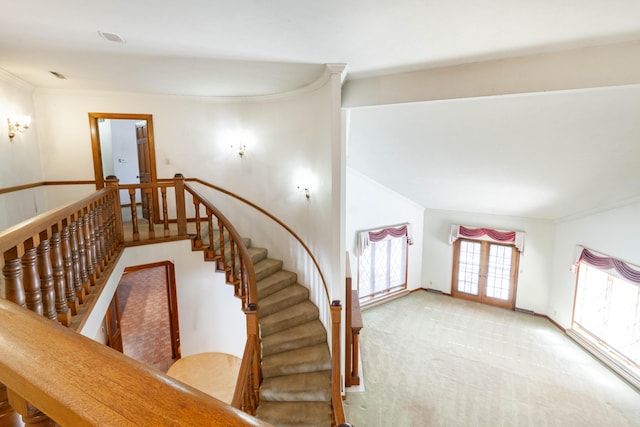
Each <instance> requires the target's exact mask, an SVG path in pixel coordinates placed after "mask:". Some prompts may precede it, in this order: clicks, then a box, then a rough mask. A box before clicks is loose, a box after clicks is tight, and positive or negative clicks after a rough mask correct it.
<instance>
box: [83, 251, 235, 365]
mask: <svg viewBox="0 0 640 427" xmlns="http://www.w3.org/2000/svg"><path fill="white" fill-rule="evenodd" d="M160 261H171V262H172V263H174V265H175V273H176V294H177V299H178V322H179V325H180V342H181V350H182V356H188V355H191V354H196V353H203V352H221V353H228V354H233V355H235V356H238V357H240V358H241V357H242V354H243V351H244V346H245V342H246V339H247V331H246V319H245V315H244V313H243V312H242V303H241V301H240V300H239V299H238V298H236V297H234V295H233V286H230V285H227V284H226V283H225V281H224V274H222V273H217V272H216V271H215V266H214V263H211V262H209V263H207V262H204V261H203V258H202V252H192V251H191V243H190V242H189V241H188V240H182V241H179V242H171V243H161V244H155V245H145V246H134V247H130V248H127V249H125V251H124V253H123V254H122V256H121V258H120V260H119V261H118V263H117V264H116V266H115V268H114V272H113V274H112V275H111V277H110V278H109V281H108V283H107V284H106V285H105V288H104V290H103V292H102V294H101V295H100V298H99V299H98V301H97V302H96V304H95V308H94V310H93V311H92V313H91V316H90V317H89V318H88V319H87V321H86V323H85V325H84V326H83V328H82V330H81V331H80V333H81V334H82V335H84V336H87V337H89V338H92V339H95V338H96V337H101V336H102V334H101V328H102V325H103V319H104V314H105V312H106V311H107V308H108V306H109V303H110V302H111V299H112V298H113V293H114V292H115V289H116V288H117V286H118V283H119V281H120V278H121V277H122V273H123V271H124V269H125V268H126V267H131V266H136V265H144V264H151V263H155V262H160ZM98 339H100V338H98Z"/></svg>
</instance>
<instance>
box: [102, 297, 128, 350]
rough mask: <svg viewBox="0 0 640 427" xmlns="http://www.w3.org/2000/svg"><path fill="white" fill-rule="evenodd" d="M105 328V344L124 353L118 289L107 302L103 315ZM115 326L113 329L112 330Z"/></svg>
mask: <svg viewBox="0 0 640 427" xmlns="http://www.w3.org/2000/svg"><path fill="white" fill-rule="evenodd" d="M104 322H105V329H106V334H107V343H106V344H107V346H108V347H111V348H112V349H114V350H118V351H119V352H120V353H124V348H123V346H122V328H121V327H120V307H119V304H118V289H117V288H116V291H115V292H114V293H113V298H112V299H111V302H110V303H109V308H107V312H106V314H105V316H104ZM114 328H115V330H114Z"/></svg>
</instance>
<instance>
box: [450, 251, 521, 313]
mask: <svg viewBox="0 0 640 427" xmlns="http://www.w3.org/2000/svg"><path fill="white" fill-rule="evenodd" d="M519 254H520V253H519V252H518V250H517V249H516V248H515V247H514V246H513V245H504V244H499V243H493V242H489V241H484V240H467V239H458V240H456V242H455V244H454V252H453V274H452V283H451V295H453V296H454V297H457V298H463V299H467V300H471V301H475V302H480V303H482V304H489V305H494V306H497V307H503V308H507V309H510V310H514V309H515V301H516V285H517V280H518V264H519V260H520V257H519Z"/></svg>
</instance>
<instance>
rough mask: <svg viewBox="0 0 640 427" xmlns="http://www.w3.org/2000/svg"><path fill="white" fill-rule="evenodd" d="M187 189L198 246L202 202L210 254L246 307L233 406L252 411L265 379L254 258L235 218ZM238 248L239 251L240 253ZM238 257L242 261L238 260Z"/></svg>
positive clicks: (244, 307)
mask: <svg viewBox="0 0 640 427" xmlns="http://www.w3.org/2000/svg"><path fill="white" fill-rule="evenodd" d="M185 190H186V191H187V192H189V193H190V194H191V195H192V196H193V201H194V205H195V214H196V236H195V238H194V246H196V247H201V246H202V239H201V230H200V205H203V206H204V207H205V209H206V213H207V223H208V232H209V247H208V248H206V249H205V250H206V253H207V257H209V258H213V259H216V260H217V261H218V265H219V269H220V270H222V271H225V273H226V278H227V283H230V284H233V285H234V288H235V295H236V296H238V297H239V298H241V300H242V308H243V310H244V312H245V315H246V321H247V344H246V346H245V353H244V357H243V359H242V365H241V366H240V371H239V373H238V383H237V387H236V390H235V394H234V397H233V403H232V404H233V406H234V407H236V408H238V409H242V410H244V411H245V412H248V413H250V414H255V411H256V409H257V407H258V404H259V402H260V382H261V380H262V372H261V360H260V341H259V321H258V288H257V283H256V274H255V270H254V266H253V261H252V260H251V256H250V255H249V251H248V249H247V247H246V245H245V244H244V241H243V239H242V237H241V236H240V234H239V233H238V231H237V230H236V229H235V227H234V226H233V225H232V224H231V222H230V221H229V220H228V219H227V218H226V217H225V216H224V215H223V214H222V212H220V211H219V210H218V209H217V208H216V207H215V206H213V204H212V203H211V202H209V201H208V200H207V199H206V198H205V197H204V196H203V195H202V194H200V193H199V192H198V191H197V190H196V189H194V188H193V187H191V186H190V185H185ZM214 217H215V218H216V219H217V224H218V231H219V237H220V246H219V247H218V251H217V252H216V249H215V242H213V238H214V235H213V231H214V230H213V218H214ZM225 233H226V234H228V236H229V241H230V247H229V249H230V254H229V256H228V257H227V256H226V254H225ZM236 251H237V253H236ZM236 258H237V259H238V264H236Z"/></svg>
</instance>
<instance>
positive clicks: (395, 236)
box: [358, 226, 410, 304]
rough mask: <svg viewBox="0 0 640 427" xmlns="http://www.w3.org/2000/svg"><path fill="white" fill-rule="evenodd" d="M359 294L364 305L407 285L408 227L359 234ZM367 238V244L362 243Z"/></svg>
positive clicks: (365, 241)
mask: <svg viewBox="0 0 640 427" xmlns="http://www.w3.org/2000/svg"><path fill="white" fill-rule="evenodd" d="M360 241H361V247H360V250H359V257H358V296H359V298H360V301H361V302H362V303H363V304H364V303H366V302H370V301H371V300H373V299H375V298H377V297H381V296H386V295H388V294H389V293H392V292H394V291H399V290H402V289H405V288H406V287H407V251H408V245H409V244H410V239H409V237H408V229H407V226H402V227H398V228H385V229H382V230H380V231H376V232H369V231H366V232H361V233H360ZM363 241H364V243H362V242H363Z"/></svg>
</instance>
